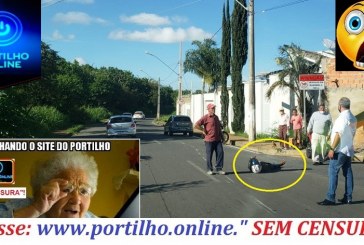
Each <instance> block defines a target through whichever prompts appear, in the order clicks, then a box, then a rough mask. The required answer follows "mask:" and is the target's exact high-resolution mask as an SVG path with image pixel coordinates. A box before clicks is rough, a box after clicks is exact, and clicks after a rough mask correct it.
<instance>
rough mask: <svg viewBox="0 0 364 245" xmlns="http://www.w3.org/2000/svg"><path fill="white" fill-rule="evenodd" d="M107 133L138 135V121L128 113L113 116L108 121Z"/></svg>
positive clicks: (109, 134)
mask: <svg viewBox="0 0 364 245" xmlns="http://www.w3.org/2000/svg"><path fill="white" fill-rule="evenodd" d="M106 134H107V136H108V137H112V136H131V137H135V136H136V123H135V122H134V119H133V118H132V117H130V116H127V115H115V116H111V117H110V118H109V120H108V121H107V123H106Z"/></svg>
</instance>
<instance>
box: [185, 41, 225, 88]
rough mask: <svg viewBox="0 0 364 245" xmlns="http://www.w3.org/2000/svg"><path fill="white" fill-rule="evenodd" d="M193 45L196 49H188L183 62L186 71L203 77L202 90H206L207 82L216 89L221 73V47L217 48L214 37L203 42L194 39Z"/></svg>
mask: <svg viewBox="0 0 364 245" xmlns="http://www.w3.org/2000/svg"><path fill="white" fill-rule="evenodd" d="M192 45H194V46H196V49H190V50H187V52H186V58H185V61H184V64H183V66H184V71H185V72H192V73H194V74H196V75H197V76H199V77H200V78H202V81H203V86H202V91H205V84H206V83H207V84H208V85H209V87H210V88H211V87H212V88H213V89H215V88H216V87H217V85H218V81H219V74H220V63H219V55H220V49H218V48H215V46H216V42H215V41H214V40H212V39H204V40H203V42H201V41H193V42H192Z"/></svg>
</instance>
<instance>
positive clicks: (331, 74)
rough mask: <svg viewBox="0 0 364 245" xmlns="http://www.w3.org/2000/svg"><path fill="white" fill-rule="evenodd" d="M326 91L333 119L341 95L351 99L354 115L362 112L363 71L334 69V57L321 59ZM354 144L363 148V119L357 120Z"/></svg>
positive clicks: (363, 95) (335, 116)
mask: <svg viewBox="0 0 364 245" xmlns="http://www.w3.org/2000/svg"><path fill="white" fill-rule="evenodd" d="M323 73H324V75H325V80H326V86H327V91H328V100H329V105H328V108H329V111H330V113H331V115H332V118H333V119H334V120H335V119H336V118H337V117H338V115H339V112H338V111H337V102H338V101H339V99H340V98H341V97H348V98H349V99H350V101H351V111H352V112H353V114H354V115H356V116H357V115H359V114H360V113H363V112H364V71H335V59H326V60H324V61H323ZM354 145H355V147H356V149H358V150H364V121H363V120H361V121H359V120H358V128H357V133H356V135H355V139H354Z"/></svg>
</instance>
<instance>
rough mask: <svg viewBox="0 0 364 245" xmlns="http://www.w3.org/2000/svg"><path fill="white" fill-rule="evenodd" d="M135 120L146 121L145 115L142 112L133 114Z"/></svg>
mask: <svg viewBox="0 0 364 245" xmlns="http://www.w3.org/2000/svg"><path fill="white" fill-rule="evenodd" d="M133 119H145V115H144V113H143V112H142V111H136V112H134V114H133Z"/></svg>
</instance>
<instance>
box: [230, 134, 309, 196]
mask: <svg viewBox="0 0 364 245" xmlns="http://www.w3.org/2000/svg"><path fill="white" fill-rule="evenodd" d="M266 141H278V142H282V143H285V144H287V145H290V146H292V147H293V148H294V149H295V150H296V151H298V153H299V154H300V155H301V158H302V159H303V171H302V173H301V175H300V177H298V179H297V180H296V181H294V182H293V183H291V184H289V185H287V186H284V187H281V188H277V189H263V188H258V187H255V186H252V185H249V184H248V183H247V182H245V181H244V180H243V179H241V178H240V176H239V175H238V173H237V171H236V160H237V158H238V156H239V154H240V152H242V151H243V150H244V149H245V148H247V147H249V146H250V145H252V144H255V143H259V142H266ZM306 167H307V162H306V157H305V156H304V155H303V153H302V151H301V150H300V149H298V148H297V147H296V146H295V145H293V144H291V143H290V142H288V141H285V140H281V139H274V138H264V139H259V140H254V141H251V142H249V143H248V144H246V145H244V146H243V147H241V148H240V150H239V151H238V152H237V153H236V154H235V157H234V160H233V170H234V173H235V176H236V178H238V180H239V181H240V182H241V183H242V184H243V185H245V186H247V187H249V188H250V189H252V190H256V191H262V192H278V191H284V190H287V189H289V188H291V187H293V186H295V185H296V184H297V183H298V182H300V181H301V180H302V178H303V176H304V175H305V173H306Z"/></svg>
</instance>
